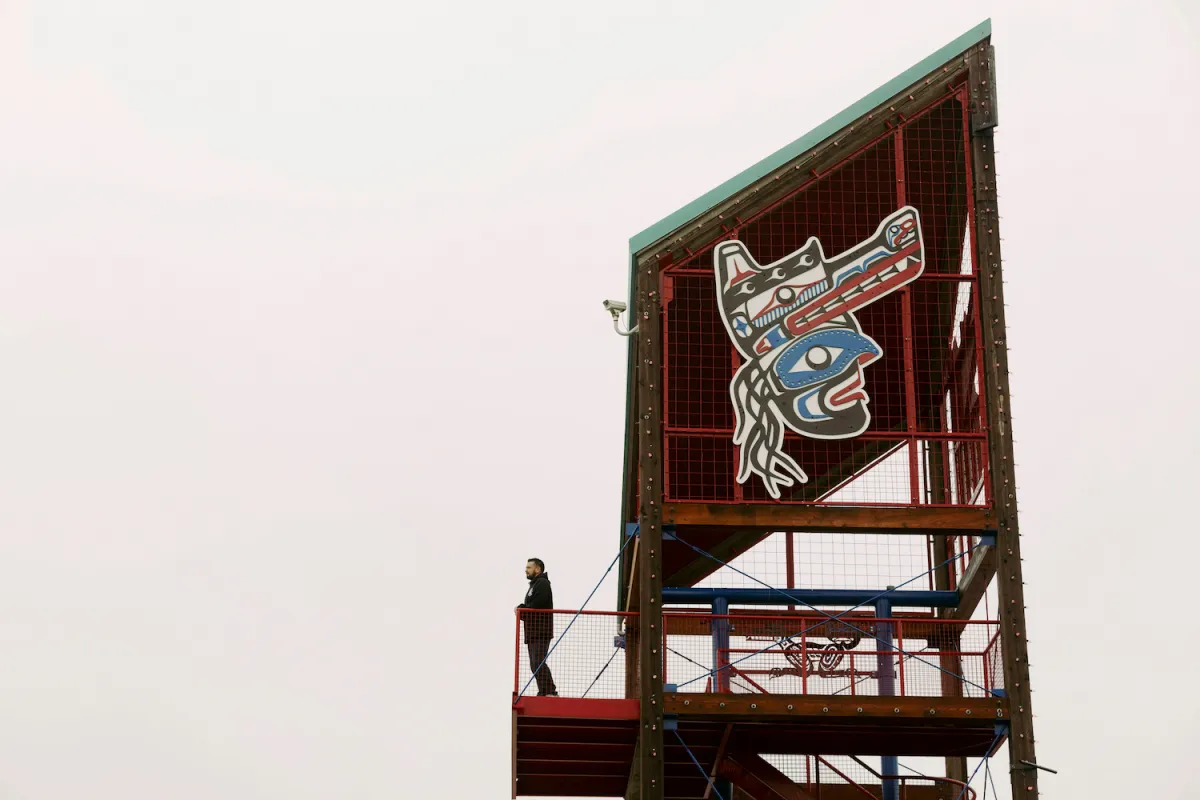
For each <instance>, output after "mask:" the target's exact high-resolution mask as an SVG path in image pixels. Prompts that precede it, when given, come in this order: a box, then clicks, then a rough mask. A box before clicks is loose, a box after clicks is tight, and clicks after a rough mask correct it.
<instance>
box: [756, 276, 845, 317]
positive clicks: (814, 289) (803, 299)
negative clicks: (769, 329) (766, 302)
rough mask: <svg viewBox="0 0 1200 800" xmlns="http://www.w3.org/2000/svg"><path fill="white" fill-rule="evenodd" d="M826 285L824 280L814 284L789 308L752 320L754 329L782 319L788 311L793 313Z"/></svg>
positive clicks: (827, 283)
mask: <svg viewBox="0 0 1200 800" xmlns="http://www.w3.org/2000/svg"><path fill="white" fill-rule="evenodd" d="M828 285H829V281H825V280H822V281H818V282H817V283H814V284H813V285H812V286H809V287H808V288H807V289H805V290H804V291H803V292H801V293H800V297H798V298H797V299H796V302H794V303H792V304H791V305H790V306H786V307H783V308H777V309H775V310H774V311H771V312H769V313H768V314H766V315H765V316H763V317H762V318H761V319H756V320H754V327H756V328H761V327H763V326H764V325H770V324H771V323H772V322H774V321H775V320H777V319H779V318H780V317H782V316H783V315H784V314H786V313H788V312H789V311H795V310H796V309H797V308H799V307H800V306H801V305H803V304H804V303H807V302H808V301H809V300H811V299H813V298H814V297H816V296H817V295H819V294H820V293H821V292H823V291H825V288H826V287H827V286H828Z"/></svg>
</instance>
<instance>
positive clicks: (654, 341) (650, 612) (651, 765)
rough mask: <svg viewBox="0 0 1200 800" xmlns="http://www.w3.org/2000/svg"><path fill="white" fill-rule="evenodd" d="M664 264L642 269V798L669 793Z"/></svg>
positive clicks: (655, 799) (656, 798) (639, 281)
mask: <svg viewBox="0 0 1200 800" xmlns="http://www.w3.org/2000/svg"><path fill="white" fill-rule="evenodd" d="M659 285H660V284H659V269H658V265H657V264H654V263H644V264H642V265H640V266H639V267H638V271H637V306H636V311H637V315H638V319H637V324H638V325H639V326H640V327H639V329H638V332H637V337H638V349H637V352H638V365H637V374H638V405H637V416H636V419H637V422H638V430H639V436H638V465H639V468H640V469H639V474H640V478H639V480H640V481H641V487H640V488H641V509H640V515H639V521H640V526H641V530H640V533H639V537H640V538H639V541H638V545H639V547H638V564H637V568H636V569H635V573H636V574H635V578H636V580H637V582H638V614H639V620H638V623H639V624H638V634H639V635H638V642H637V647H638V670H639V673H640V675H639V678H640V680H639V688H640V694H639V696H640V698H641V728H640V730H639V731H638V749H637V755H636V758H637V760H638V761H639V762H640V763H639V767H638V772H639V775H638V781H639V784H640V787H639V788H640V797H641V800H662V797H663V780H664V777H663V773H664V770H663V761H664V750H663V714H662V707H663V674H662V673H663V670H662V665H663V625H662V622H663V620H662V500H663V453H662V448H663V432H662V406H663V403H662V394H663V392H662V380H661V376H662V350H663V348H662V339H661V322H662V317H661V313H660V312H661V304H662V297H661V294H660V292H659Z"/></svg>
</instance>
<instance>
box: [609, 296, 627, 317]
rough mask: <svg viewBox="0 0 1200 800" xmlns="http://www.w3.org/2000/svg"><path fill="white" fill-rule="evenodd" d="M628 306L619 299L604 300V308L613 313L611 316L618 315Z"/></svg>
mask: <svg viewBox="0 0 1200 800" xmlns="http://www.w3.org/2000/svg"><path fill="white" fill-rule="evenodd" d="M627 308H629V306H627V305H625V304H624V303H622V302H621V301H620V300H605V301H604V310H605V311H607V312H608V313H610V314H612V315H613V318H616V317H619V316H620V315H621V314H623V313H624V312H625V309H627Z"/></svg>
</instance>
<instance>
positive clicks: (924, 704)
mask: <svg viewBox="0 0 1200 800" xmlns="http://www.w3.org/2000/svg"><path fill="white" fill-rule="evenodd" d="M664 707H665V710H666V713H668V714H678V715H679V716H680V717H685V716H686V717H699V718H705V719H720V720H733V721H739V722H740V721H745V722H777V721H780V720H802V719H803V718H805V717H808V718H812V717H815V718H818V719H836V720H842V721H845V720H854V719H863V720H875V721H880V720H885V719H886V720H912V719H936V720H939V721H943V722H944V721H946V720H954V721H962V722H979V721H981V720H990V721H993V722H994V721H995V720H997V719H1008V701H1007V700H1006V699H1005V698H1002V697H873V696H858V697H833V696H824V697H821V696H812V695H786V694H771V695H763V694H751V695H742V694H700V693H696V694H688V693H678V692H677V693H674V694H668V695H667V697H666V700H665V701H664Z"/></svg>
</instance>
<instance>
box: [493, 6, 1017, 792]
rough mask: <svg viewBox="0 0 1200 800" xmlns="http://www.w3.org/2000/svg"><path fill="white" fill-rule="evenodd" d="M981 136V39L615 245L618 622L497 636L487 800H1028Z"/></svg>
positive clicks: (987, 58) (985, 57)
mask: <svg viewBox="0 0 1200 800" xmlns="http://www.w3.org/2000/svg"><path fill="white" fill-rule="evenodd" d="M996 125H997V114H996V93H995V80H994V52H993V49H992V46H991V42H990V24H989V23H984V24H983V25H981V26H979V27H978V28H976V29H974V30H972V31H970V32H968V33H966V34H965V35H963V36H962V37H960V38H959V39H957V40H956V41H954V42H952V43H951V44H949V45H947V46H946V47H945V48H942V49H941V50H939V51H938V52H937V53H934V54H933V55H932V56H930V57H929V58H926V59H925V60H924V61H922V62H921V63H919V64H918V65H916V66H915V67H913V68H912V69H910V70H908V71H907V72H905V73H904V74H903V75H900V76H899V77H897V78H895V79H894V80H892V81H890V82H889V83H887V84H886V85H884V86H883V87H881V88H880V89H879V90H877V91H876V92H874V93H872V94H871V95H869V96H868V97H866V98H864V99H862V100H860V101H859V102H857V103H855V104H854V105H852V106H851V107H850V108H848V109H846V110H845V111H843V112H842V113H841V114H839V115H837V116H836V117H834V118H833V119H831V120H829V121H828V122H826V123H825V124H823V125H821V126H820V127H818V128H817V129H815V130H814V131H812V132H811V133H809V134H807V135H805V136H803V137H801V138H800V139H798V140H797V141H796V142H794V143H792V144H791V145H788V146H787V147H785V148H784V149H782V150H780V151H778V152H777V153H775V154H773V155H771V156H769V157H768V158H766V159H764V160H763V161H762V162H760V163H758V164H756V165H755V166H753V167H751V168H750V169H748V170H746V171H745V172H743V173H742V174H740V175H738V176H736V177H735V178H733V179H731V180H729V181H727V182H726V183H724V184H722V185H721V186H718V187H717V188H716V189H714V190H712V191H711V192H709V193H708V194H706V195H704V196H703V197H701V198H699V199H698V200H696V201H695V202H693V203H691V204H690V205H688V206H686V207H684V208H682V209H680V210H679V211H677V212H675V213H674V214H672V215H670V216H669V217H667V218H666V219H664V220H662V221H661V222H659V223H658V224H656V225H654V226H652V227H651V228H649V229H647V230H646V231H643V232H642V233H640V234H638V235H637V236H635V237H633V239H632V240H631V242H630V255H631V270H632V278H633V280H632V295H631V298H630V299H631V302H630V306H631V308H630V322H631V324H637V326H638V329H637V331H636V333H635V334H634V335H633V336H632V337H631V338H630V365H629V392H628V404H627V440H626V441H627V444H626V458H625V489H624V500H623V504H622V520H621V522H622V527H621V538H620V542H619V546H618V548H617V549H616V551H615V553H614V556H615V558H614V562H613V565H612V567H610V569H611V568H615V569H617V570H618V571H619V575H620V597H619V598H618V608H619V610H618V611H616V612H599V611H590V610H587V609H584V610H581V611H566V610H554V611H539V612H534V611H526V612H524V614H523V617H518V619H517V621H516V631H515V633H516V637H517V640H516V657H515V662H514V672H515V674H514V681H515V683H514V695H513V797H518V796H586V797H599V796H605V797H625V798H641V799H642V800H659V798H679V799H680V800H682V799H683V798H711V797H720V798H722V800H732V798H733V797H747V798H755V799H756V800H767V799H768V798H825V799H826V800H829V799H830V798H835V799H836V798H843V797H846V798H849V797H862V796H863V795H864V794H866V795H868V796H874V797H877V798H880V800H893V798H910V799H911V800H920V799H921V798H973V797H975V796H976V794H977V793H981V791H982V786H981V782H982V781H981V779H982V776H983V773H981V772H980V766H981V765H984V764H985V763H986V759H987V758H988V757H990V756H992V755H993V754H995V753H996V752H997V751H998V750H999V749H1000V748H1001V746H1002V745H1003V744H1005V743H1007V744H1008V753H1009V760H1010V764H1009V765H1008V768H1007V769H1006V770H1005V771H1007V772H1008V773H1009V775H1010V776H1011V786H1012V795H1013V796H1014V797H1017V798H1021V799H1022V800H1031V799H1032V798H1036V797H1037V794H1038V788H1037V786H1038V784H1037V770H1036V767H1034V766H1033V765H1035V764H1036V758H1035V754H1034V739H1033V729H1032V722H1031V720H1032V713H1031V706H1030V697H1029V691H1030V690H1029V671H1028V661H1027V655H1026V644H1025V605H1024V601H1023V597H1022V588H1021V587H1022V580H1021V558H1020V542H1019V536H1018V526H1017V514H1016V512H1017V505H1016V496H1015V492H1014V476H1013V451H1012V440H1011V425H1010V419H1009V413H1010V406H1009V402H1008V367H1007V356H1006V348H1005V346H1004V342H1005V339H1006V336H1005V327H1004V325H1005V323H1004V298H1003V282H1002V279H1001V258H1000V239H999V227H998V216H997V211H996V180H995V171H996V169H995V158H994V148H993V135H994V131H995V128H996ZM545 616H552V617H553V623H554V625H553V629H554V631H555V633H556V636H557V638H556V639H555V640H554V642H553V644H552V646H551V649H550V652H549V656H548V657H547V658H546V659H545V661H544V662H542V663H541V664H534V665H530V664H529V663H528V661H527V658H526V651H525V648H524V647H523V645H522V644H521V642H522V630H523V629H522V626H525V627H526V628H528V627H529V626H531V625H533V626H535V627H537V628H538V629H548V626H545V625H544V622H545V619H544V617H545ZM543 668H544V669H550V670H552V671H553V676H554V681H555V683H556V685H557V689H558V696H551V697H540V696H531V694H532V691H531V687H533V686H534V681H533V675H532V671H533V670H536V669H543ZM931 758H936V759H937V760H936V761H935V762H933V763H935V764H936V765H937V767H938V769H937V770H935V771H931V770H930V769H929V768H928V764H929V763H930V759H931ZM911 759H923V760H922V761H921V762H920V763H922V764H923V765H925V766H926V768H925V769H920V770H915V769H912V768H911V766H910V764H909V763H908V761H907V760H911ZM985 770H987V771H990V766H986V767H985ZM918 773H919V774H918Z"/></svg>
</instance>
